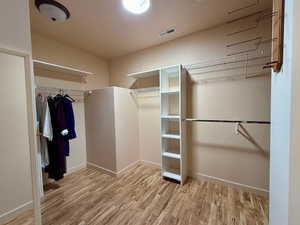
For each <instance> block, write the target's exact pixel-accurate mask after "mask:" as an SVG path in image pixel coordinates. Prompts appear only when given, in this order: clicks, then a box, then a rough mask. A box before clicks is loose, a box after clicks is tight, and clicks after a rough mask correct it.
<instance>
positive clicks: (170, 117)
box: [161, 115, 180, 120]
mask: <svg viewBox="0 0 300 225" xmlns="http://www.w3.org/2000/svg"><path fill="white" fill-rule="evenodd" d="M161 118H162V119H173V120H177V119H178V120H179V119H180V116H179V115H161Z"/></svg>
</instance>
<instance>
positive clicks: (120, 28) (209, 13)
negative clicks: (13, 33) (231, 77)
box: [30, 0, 272, 59]
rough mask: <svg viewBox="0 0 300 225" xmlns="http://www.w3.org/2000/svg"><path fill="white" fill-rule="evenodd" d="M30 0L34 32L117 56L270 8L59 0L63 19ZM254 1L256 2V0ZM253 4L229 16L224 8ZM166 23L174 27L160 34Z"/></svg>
mask: <svg viewBox="0 0 300 225" xmlns="http://www.w3.org/2000/svg"><path fill="white" fill-rule="evenodd" d="M30 1H31V25H32V30H33V32H38V33H40V34H43V35H46V36H48V37H51V38H53V39H56V40H59V41H62V42H64V43H67V44H69V45H72V46H75V47H78V48H80V49H84V50H86V51H89V52H91V53H94V54H96V55H98V56H101V57H103V58H106V59H111V58H114V57H118V56H122V55H126V54H129V53H131V52H135V51H138V50H141V49H145V48H148V47H151V46H155V45H158V44H161V43H163V42H166V41H169V40H173V39H176V38H178V37H182V36H185V35H187V34H190V33H193V32H196V31H199V30H203V29H207V28H209V27H212V26H215V25H218V24H221V23H224V22H226V21H228V20H231V19H233V18H235V17H239V16H241V15H245V14H247V13H250V12H255V11H257V10H259V9H267V8H271V5H272V0H152V4H151V8H150V10H149V11H148V12H146V13H145V14H142V15H134V14H131V13H129V12H127V11H126V10H124V8H123V7H122V1H121V0H58V1H59V2H60V3H62V4H64V5H65V6H66V7H67V8H68V9H69V10H70V12H71V18H70V19H69V20H68V21H66V22H63V23H60V22H52V21H50V20H48V19H47V18H45V17H44V16H42V15H41V14H39V13H38V11H37V9H36V8H35V7H34V0H30ZM256 2H258V3H259V4H257V5H255V3H256ZM252 4H254V5H253V6H252V7H249V8H247V9H245V10H242V11H238V12H236V13H233V14H231V15H229V14H228V12H229V11H231V10H234V9H238V8H240V7H245V6H249V5H252ZM170 27H175V28H176V32H175V33H173V34H171V35H169V36H164V37H160V35H159V34H160V33H161V32H162V31H164V30H166V29H168V28H170Z"/></svg>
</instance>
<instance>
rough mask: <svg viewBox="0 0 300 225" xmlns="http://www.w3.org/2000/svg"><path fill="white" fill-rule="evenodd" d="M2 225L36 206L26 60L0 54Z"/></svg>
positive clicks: (0, 187)
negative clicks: (17, 212)
mask: <svg viewBox="0 0 300 225" xmlns="http://www.w3.org/2000/svg"><path fill="white" fill-rule="evenodd" d="M0 68H1V69H0V84H1V85H0V98H1V106H0V112H1V118H0V123H1V132H0V140H1V146H0V149H1V151H0V183H1V185H0V223H1V222H2V221H3V220H6V219H7V218H8V217H9V216H10V214H13V212H14V211H15V210H16V209H17V208H22V207H26V208H28V206H32V188H31V172H30V154H29V139H28V137H29V133H28V118H27V105H26V89H25V62H24V58H23V57H19V56H12V55H7V54H4V53H0Z"/></svg>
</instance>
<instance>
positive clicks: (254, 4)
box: [228, 0, 260, 15]
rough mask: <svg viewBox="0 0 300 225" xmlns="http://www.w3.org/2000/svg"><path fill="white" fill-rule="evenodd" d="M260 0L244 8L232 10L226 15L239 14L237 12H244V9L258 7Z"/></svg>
mask: <svg viewBox="0 0 300 225" xmlns="http://www.w3.org/2000/svg"><path fill="white" fill-rule="evenodd" d="M259 1H260V0H256V1H255V2H254V3H252V4H249V5H246V6H243V7H240V8H237V9H233V10H231V11H229V12H228V14H229V15H230V14H233V13H236V12H239V11H242V10H245V9H248V8H251V7H254V6H257V5H259V3H260V2H259Z"/></svg>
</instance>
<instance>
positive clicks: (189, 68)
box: [185, 55, 271, 70]
mask: <svg viewBox="0 0 300 225" xmlns="http://www.w3.org/2000/svg"><path fill="white" fill-rule="evenodd" d="M245 56H246V55H245ZM270 57H271V56H270V55H268V56H257V57H252V58H245V59H239V60H232V61H229V62H221V63H214V64H211V65H206V66H197V65H201V64H204V63H208V62H207V61H206V62H202V63H201V62H200V63H195V64H190V65H186V66H185V67H186V69H187V70H198V69H205V68H210V67H215V66H223V65H228V64H235V63H242V62H249V61H256V60H259V59H267V58H270ZM222 59H223V60H226V59H228V57H225V58H222ZM222 59H217V60H214V61H218V60H222Z"/></svg>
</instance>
